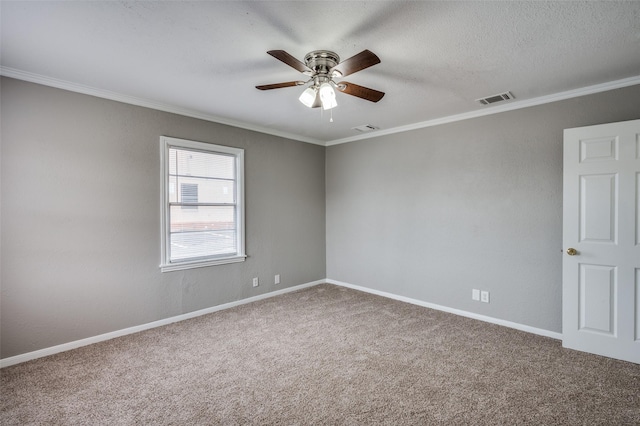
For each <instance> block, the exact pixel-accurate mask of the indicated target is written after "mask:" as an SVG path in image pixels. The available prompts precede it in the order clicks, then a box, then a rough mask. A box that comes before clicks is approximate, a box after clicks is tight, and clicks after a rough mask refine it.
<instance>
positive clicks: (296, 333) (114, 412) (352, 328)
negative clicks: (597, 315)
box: [0, 285, 640, 425]
mask: <svg viewBox="0 0 640 426" xmlns="http://www.w3.org/2000/svg"><path fill="white" fill-rule="evenodd" d="M1 376H2V382H1V386H2V388H1V391H2V396H1V398H2V404H1V406H0V409H1V411H0V416H1V417H0V420H1V423H2V424H3V425H25V424H59V425H73V424H78V425H118V424H125V425H129V424H172V425H194V424H225V425H233V424H281V425H309V424H329V425H336V424H388V425H399V424H414V425H415V424H446V425H449V424H461V425H462V424H464V425H466V424H504V425H516V424H535V425H541V424H547V425H555V424H580V425H595V424H602V425H638V424H640V365H637V364H632V363H627V362H622V361H614V360H611V359H607V358H603V357H599V356H595V355H588V354H584V353H579V352H575V351H570V350H566V349H562V347H561V344H560V342H559V341H556V340H553V339H548V338H544V337H539V336H535V335H532V334H528V333H524V332H520V331H516V330H512V329H508V328H504V327H500V326H496V325H492V324H487V323H483V322H480V321H475V320H471V319H467V318H463V317H458V316H455V315H451V314H446V313H442V312H438V311H433V310H430V309H426V308H422V307H418V306H414V305H409V304H405V303H401V302H397V301H393V300H388V299H385V298H382V297H377V296H373V295H369V294H366V293H361V292H358V291H354V290H349V289H344V288H341V287H336V286H331V285H320V286H316V287H312V288H309V289H306V290H302V291H299V292H295V293H289V294H286V295H282V296H278V297H275V298H271V299H267V300H263V301H260V302H256V303H252V304H248V305H243V306H240V307H237V308H233V309H229V310H226V311H222V312H217V313H214V314H210V315H206V316H202V317H198V318H195V319H192V320H188V321H183V322H181V323H176V324H172V325H169V326H165V327H161V328H157V329H153V330H149V331H146V332H142V333H138V334H134V335H130V336H125V337H122V338H118V339H114V340H110V341H107V342H102V343H98V344H95V345H92V346H87V347H84V348H80V349H76V350H73V351H69V352H65V353H61V354H58V355H54V356H50V357H47V358H42V359H39V360H35V361H31V362H27V363H23V364H20V365H16V366H12V367H8V368H4V369H2V371H1Z"/></svg>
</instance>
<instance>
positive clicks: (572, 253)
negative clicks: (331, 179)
mask: <svg viewBox="0 0 640 426" xmlns="http://www.w3.org/2000/svg"><path fill="white" fill-rule="evenodd" d="M567 254H568V255H569V256H575V255H576V254H578V250H576V249H574V248H573V247H569V248H568V249H567Z"/></svg>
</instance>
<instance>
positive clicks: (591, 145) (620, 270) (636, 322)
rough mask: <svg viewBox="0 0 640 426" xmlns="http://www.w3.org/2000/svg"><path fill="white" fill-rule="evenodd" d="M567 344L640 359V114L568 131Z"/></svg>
mask: <svg viewBox="0 0 640 426" xmlns="http://www.w3.org/2000/svg"><path fill="white" fill-rule="evenodd" d="M563 191H564V193H563V194H564V195H563V203H564V205H563V244H564V253H563V256H564V260H563V284H562V286H563V291H562V297H563V300H562V310H563V317H562V334H563V346H565V347H567V348H571V349H577V350H581V351H586V352H591V353H595V354H599V355H604V356H608V357H612V358H617V359H622V360H625V361H631V362H635V363H640V120H632V121H625V122H621V123H612V124H603V125H598V126H589V127H580V128H575V129H567V130H565V132H564V188H563Z"/></svg>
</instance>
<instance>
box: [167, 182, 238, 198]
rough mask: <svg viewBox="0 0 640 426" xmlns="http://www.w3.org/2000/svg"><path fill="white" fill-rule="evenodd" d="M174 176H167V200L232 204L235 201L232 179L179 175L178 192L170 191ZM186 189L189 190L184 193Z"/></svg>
mask: <svg viewBox="0 0 640 426" xmlns="http://www.w3.org/2000/svg"><path fill="white" fill-rule="evenodd" d="M174 179H176V178H175V177H170V178H169V202H172V203H176V202H178V200H180V201H179V202H181V203H205V204H206V203H215V204H234V203H235V202H236V183H235V182H234V181H232V180H219V179H202V178H194V177H180V178H177V182H180V185H179V190H180V194H177V195H174V194H172V193H171V188H172V187H173V186H175V183H173V182H176V181H175V180H174ZM185 190H186V191H190V192H189V193H186V192H185ZM187 200H191V201H187Z"/></svg>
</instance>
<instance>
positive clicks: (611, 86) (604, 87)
mask: <svg viewBox="0 0 640 426" xmlns="http://www.w3.org/2000/svg"><path fill="white" fill-rule="evenodd" d="M636 84H640V75H638V76H635V77H629V78H624V79H622V80H615V81H610V82H607V83H602V84H596V85H593V86H587V87H582V88H579V89H574V90H567V91H565V92H560V93H554V94H551V95H545V96H540V97H537V98H533V99H523V100H521V101H518V100H516V101H513V102H508V103H506V104H503V105H496V106H493V107H488V108H482V109H479V110H475V111H469V112H464V113H462V114H455V115H450V116H447V117H441V118H436V119H433V120H427V121H422V122H419V123H413V124H408V125H406V126H400V127H393V128H391V129H384V130H377V131H375V132H369V133H366V134H362V135H356V136H351V137H348V138H343V139H335V140H332V141H328V142H326V143H325V146H332V145H339V144H343V143H347V142H354V141H358V140H362V139H371V138H377V137H379V136H386V135H392V134H395V133H402V132H408V131H410V130H416V129H422V128H425V127H433V126H439V125H440V124H447V123H453V122H456V121H463V120H468V119H470V118H477V117H483V116H485V115H493V114H498V113H501V112H506V111H513V110H516V109H522V108H528V107H532V106H537V105H543V104H548V103H552V102H557V101H562V100H565V99H571V98H577V97H580V96H585V95H592V94H595V93H600V92H606V91H608V90H615V89H621V88H623V87H629V86H635V85H636Z"/></svg>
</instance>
